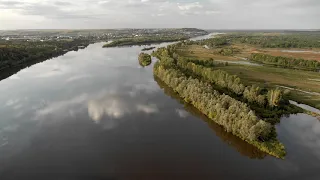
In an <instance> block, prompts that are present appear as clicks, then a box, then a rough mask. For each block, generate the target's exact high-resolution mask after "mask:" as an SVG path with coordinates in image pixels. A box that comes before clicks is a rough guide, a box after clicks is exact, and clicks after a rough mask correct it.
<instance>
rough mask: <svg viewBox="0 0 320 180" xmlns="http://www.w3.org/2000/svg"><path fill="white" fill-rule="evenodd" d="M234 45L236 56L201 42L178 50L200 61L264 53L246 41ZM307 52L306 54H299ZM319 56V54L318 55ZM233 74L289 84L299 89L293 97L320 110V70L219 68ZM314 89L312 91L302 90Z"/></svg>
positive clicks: (261, 83)
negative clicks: (245, 43)
mask: <svg viewBox="0 0 320 180" xmlns="http://www.w3.org/2000/svg"><path fill="white" fill-rule="evenodd" d="M232 47H233V48H237V49H239V50H240V53H239V54H234V55H233V56H223V55H219V54H217V53H216V51H217V49H218V50H219V48H217V49H214V50H213V49H207V48H204V47H202V46H199V45H189V46H184V47H182V48H180V49H178V53H179V54H180V55H182V56H184V57H192V58H195V59H198V60H208V59H211V58H212V59H214V60H227V61H238V60H243V59H241V58H246V57H249V56H250V54H251V53H255V52H257V53H258V52H261V50H259V49H257V48H255V47H253V46H250V45H244V44H236V45H232ZM268 51H274V52H275V51H279V52H280V51H281V50H280V49H269V50H268ZM295 54H297V53H295ZM298 54H300V55H301V54H304V53H298ZM319 57H320V54H319ZM219 69H222V70H225V71H227V72H229V73H230V74H235V75H237V76H239V77H240V78H241V80H242V81H243V82H244V83H245V84H250V85H253V84H258V85H259V86H263V87H279V86H286V87H290V88H294V89H297V90H290V91H291V93H290V95H289V96H288V98H290V99H291V100H294V101H297V102H299V103H304V104H308V105H310V106H313V107H316V108H318V109H320V95H319V94H318V95H317V94H316V93H320V73H318V72H311V71H302V70H293V69H284V68H277V67H270V66H250V65H240V64H239V65H238V64H231V63H230V64H229V65H228V66H224V67H219ZM299 90H301V91H308V92H314V93H315V94H310V93H306V92H301V91H299Z"/></svg>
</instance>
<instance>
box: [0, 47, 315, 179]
mask: <svg viewBox="0 0 320 180" xmlns="http://www.w3.org/2000/svg"><path fill="white" fill-rule="evenodd" d="M102 45H103V44H101V43H98V44H93V45H90V46H89V47H88V48H86V49H83V50H79V51H78V52H69V53H67V54H66V55H64V56H61V57H58V58H55V59H52V60H50V61H46V62H43V63H40V64H37V65H34V66H32V67H30V68H27V69H25V70H23V71H20V72H19V73H17V74H16V75H14V76H12V77H10V78H8V79H5V80H3V81H1V82H0V100H1V102H2V104H1V105H0V115H1V119H0V179H1V180H20V179H27V180H29V179H30V180H84V179H88V180H105V179H106V180H109V179H112V180H118V179H119V180H122V179H130V180H131V179H138V180H140V179H147V180H157V179H166V180H168V179H175V180H176V179H183V180H188V179H196V180H198V179H200V180H201V179H218V180H234V179H244V180H257V179H259V180H270V179H279V180H286V179H288V180H292V179H308V180H309V179H311V180H312V179H319V178H320V171H319V170H320V122H319V121H318V120H317V119H316V118H313V117H311V116H308V115H304V114H299V115H291V116H290V117H288V118H283V119H282V122H281V124H280V125H279V126H278V127H277V130H278V134H279V139H280V140H281V142H283V143H284V144H285V146H286V148H287V152H288V155H287V157H286V159H285V160H279V159H276V158H273V157H270V156H268V155H266V154H264V153H262V152H260V151H259V150H257V149H256V148H254V147H253V146H251V145H249V144H247V143H245V142H243V141H241V140H240V139H238V138H237V137H235V136H233V135H231V134H229V133H226V132H225V131H223V129H222V128H221V127H220V126H218V125H216V124H214V123H212V122H210V121H209V120H207V119H206V117H204V116H203V115H201V113H199V112H198V111H197V110H195V109H194V108H192V107H190V106H189V105H186V104H184V103H183V102H181V100H179V98H178V97H176V95H175V94H174V93H173V92H171V90H170V89H169V88H167V87H166V86H165V85H164V84H162V83H161V82H160V81H157V80H156V79H155V78H154V77H153V74H152V66H150V67H146V68H141V67H140V66H139V63H138V60H137V56H138V54H139V53H140V52H141V51H140V50H141V47H126V48H109V49H103V48H101V47H102ZM163 45H166V44H162V45H160V46H163ZM157 46H159V45H157Z"/></svg>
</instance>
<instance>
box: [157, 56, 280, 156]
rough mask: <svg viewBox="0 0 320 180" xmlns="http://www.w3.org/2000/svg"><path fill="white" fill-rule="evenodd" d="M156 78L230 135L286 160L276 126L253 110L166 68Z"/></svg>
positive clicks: (207, 86)
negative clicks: (275, 130) (260, 118)
mask: <svg viewBox="0 0 320 180" xmlns="http://www.w3.org/2000/svg"><path fill="white" fill-rule="evenodd" d="M154 74H155V75H156V76H157V77H158V78H160V79H161V80H162V81H164V82H165V83H166V84H167V85H168V86H169V87H171V88H173V89H174V91H176V92H177V93H178V94H179V95H180V96H181V97H182V98H184V100H185V101H186V102H189V103H191V104H192V105H193V106H195V107H196V108H197V109H199V110H200V111H201V112H202V113H203V114H205V115H206V116H208V117H209V118H210V119H211V120H213V121H214V122H216V123H218V124H220V125H222V126H223V127H224V128H225V130H226V131H227V132H231V133H232V134H234V135H236V136H238V137H240V138H241V139H243V140H245V141H247V142H248V143H250V144H253V145H254V146H256V147H257V148H259V149H260V150H261V151H264V152H266V153H269V154H271V155H273V156H275V157H278V158H284V156H285V154H286V153H285V150H284V146H283V145H282V144H281V143H280V142H279V141H278V140H277V139H276V138H275V137H273V134H274V133H273V132H274V126H272V125H271V124H269V123H267V122H265V121H263V120H259V119H258V117H257V116H256V115H255V113H254V112H253V111H252V110H250V108H249V107H248V106H247V105H246V104H245V103H242V102H240V101H237V100H235V99H233V98H231V97H230V96H228V95H224V94H222V95H221V94H220V93H219V92H218V91H215V90H213V89H212V87H211V86H210V85H209V84H207V83H205V82H202V81H199V80H198V79H194V78H187V77H186V76H185V75H184V74H183V73H182V72H181V71H179V70H177V69H173V68H166V67H165V66H163V65H161V63H160V62H157V63H156V65H155V67H154Z"/></svg>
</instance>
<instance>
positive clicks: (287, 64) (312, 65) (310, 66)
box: [249, 53, 320, 71]
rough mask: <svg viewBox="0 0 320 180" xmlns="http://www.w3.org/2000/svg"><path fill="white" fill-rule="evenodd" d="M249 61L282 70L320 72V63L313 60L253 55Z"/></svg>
mask: <svg viewBox="0 0 320 180" xmlns="http://www.w3.org/2000/svg"><path fill="white" fill-rule="evenodd" d="M249 60H251V61H256V62H260V63H263V64H269V65H276V66H281V67H284V68H292V69H301V70H310V71H318V70H320V62H319V61H315V60H304V59H296V58H291V57H283V56H272V55H268V54H261V53H255V54H251V56H250V58H249Z"/></svg>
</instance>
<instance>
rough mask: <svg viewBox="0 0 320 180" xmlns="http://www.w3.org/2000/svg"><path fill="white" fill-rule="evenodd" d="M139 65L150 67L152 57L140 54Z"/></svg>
mask: <svg viewBox="0 0 320 180" xmlns="http://www.w3.org/2000/svg"><path fill="white" fill-rule="evenodd" d="M138 59H139V64H140V65H141V66H143V67H145V66H149V65H150V64H151V56H150V55H149V54H146V53H140V54H139V58H138Z"/></svg>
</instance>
